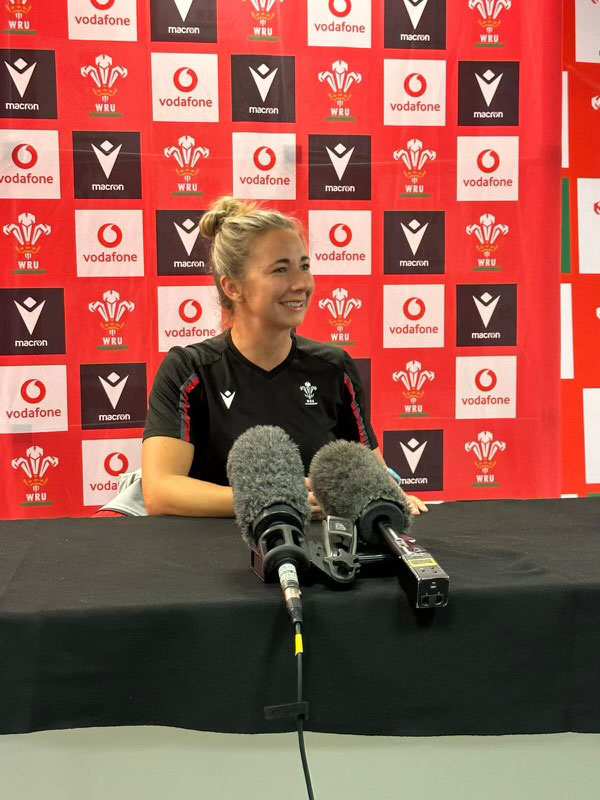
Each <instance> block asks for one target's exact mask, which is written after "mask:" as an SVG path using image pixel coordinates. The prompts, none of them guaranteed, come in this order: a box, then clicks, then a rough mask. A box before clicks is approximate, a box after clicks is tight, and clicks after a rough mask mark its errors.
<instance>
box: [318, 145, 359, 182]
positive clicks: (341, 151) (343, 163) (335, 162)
mask: <svg viewBox="0 0 600 800" xmlns="http://www.w3.org/2000/svg"><path fill="white" fill-rule="evenodd" d="M325 150H327V155H328V156H329V160H330V161H331V165H332V166H333V168H334V170H335V174H336V175H337V176H338V180H339V181H341V180H342V178H343V177H344V172H346V168H347V166H348V162H349V161H350V159H351V158H352V153H353V152H354V148H353V147H351V148H350V149H349V150H347V149H346V148H345V147H344V145H343V144H342V143H341V142H338V144H336V146H335V147H334V148H333V150H330V149H329V147H325Z"/></svg>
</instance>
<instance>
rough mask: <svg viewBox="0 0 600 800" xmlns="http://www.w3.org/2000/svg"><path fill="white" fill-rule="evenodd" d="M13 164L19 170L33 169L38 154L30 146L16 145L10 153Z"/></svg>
mask: <svg viewBox="0 0 600 800" xmlns="http://www.w3.org/2000/svg"><path fill="white" fill-rule="evenodd" d="M11 156H12V160H13V164H14V165H15V166H16V167H19V169H33V167H35V165H36V164H37V160H38V154H37V151H36V149H35V147H32V146H31V145H30V144H18V145H17V146H16V147H15V148H14V149H13V151H12V154H11Z"/></svg>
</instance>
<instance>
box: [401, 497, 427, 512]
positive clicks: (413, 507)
mask: <svg viewBox="0 0 600 800" xmlns="http://www.w3.org/2000/svg"><path fill="white" fill-rule="evenodd" d="M406 502H407V503H408V507H409V509H410V513H411V514H412V515H413V516H417V515H418V514H420V513H421V511H429V509H428V508H427V506H426V505H425V503H424V502H423V501H422V500H419V498H418V497H415V496H414V494H407V495H406Z"/></svg>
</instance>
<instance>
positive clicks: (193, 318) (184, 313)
mask: <svg viewBox="0 0 600 800" xmlns="http://www.w3.org/2000/svg"><path fill="white" fill-rule="evenodd" d="M179 316H180V317H181V319H182V320H183V321H184V322H198V320H199V319H200V317H201V316H202V306H201V305H200V303H199V302H198V301H197V300H184V301H183V303H181V304H180V306H179Z"/></svg>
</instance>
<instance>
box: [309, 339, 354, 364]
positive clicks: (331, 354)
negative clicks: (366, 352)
mask: <svg viewBox="0 0 600 800" xmlns="http://www.w3.org/2000/svg"><path fill="white" fill-rule="evenodd" d="M296 349H297V350H298V351H299V352H301V353H305V354H306V355H309V356H313V357H314V358H320V359H322V360H323V361H327V362H328V363H329V364H333V365H335V366H337V367H339V368H340V369H345V368H346V365H347V364H348V362H349V361H352V359H351V357H350V356H349V355H348V353H347V352H346V351H345V350H344V349H343V348H342V347H336V346H335V345H333V344H326V343H325V342H316V341H315V340H314V339H307V338H305V337H304V336H298V334H296Z"/></svg>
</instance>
